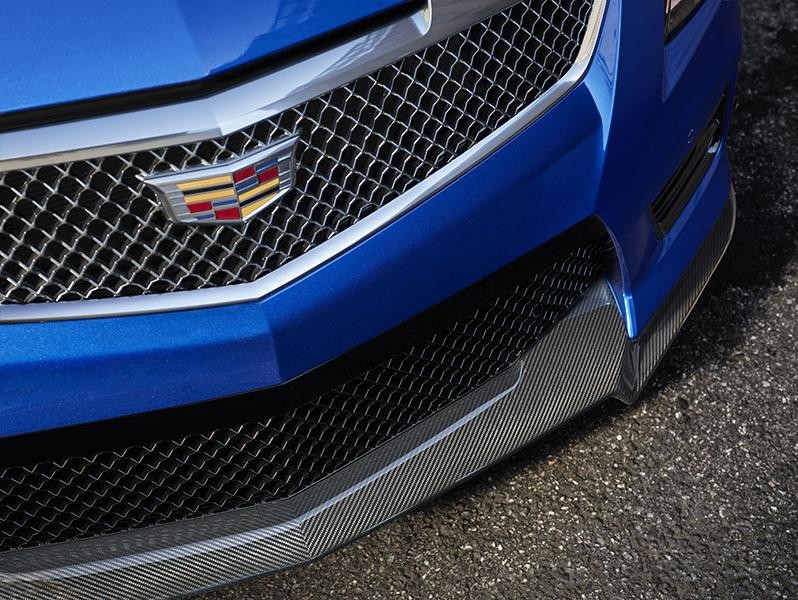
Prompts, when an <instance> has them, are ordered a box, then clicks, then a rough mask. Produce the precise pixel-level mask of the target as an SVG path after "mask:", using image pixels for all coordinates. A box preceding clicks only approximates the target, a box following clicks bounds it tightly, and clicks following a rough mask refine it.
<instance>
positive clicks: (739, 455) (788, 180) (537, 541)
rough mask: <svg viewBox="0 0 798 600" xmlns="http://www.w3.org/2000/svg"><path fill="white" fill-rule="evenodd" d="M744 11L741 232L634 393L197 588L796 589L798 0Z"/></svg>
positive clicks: (734, 140)
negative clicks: (344, 535)
mask: <svg viewBox="0 0 798 600" xmlns="http://www.w3.org/2000/svg"><path fill="white" fill-rule="evenodd" d="M635 1H642V0H635ZM743 8H744V13H745V15H744V18H745V55H744V58H743V62H742V67H741V73H740V78H739V85H738V96H737V103H736V104H737V106H736V113H735V117H734V122H733V131H732V134H731V139H730V146H731V148H732V150H733V162H734V167H735V171H736V174H735V181H736V188H737V196H738V203H739V204H738V208H739V213H738V221H737V230H736V233H735V237H734V240H733V241H732V243H731V246H730V248H729V251H728V253H727V255H726V258H725V260H724V261H723V263H722V265H721V266H720V268H719V269H718V271H717V273H716V275H715V277H714V279H713V280H712V282H711V283H710V285H709V287H708V288H707V290H706V292H705V294H704V296H703V298H702V299H701V301H700V303H699V305H698V306H697V308H696V310H695V311H694V313H693V315H692V316H691V318H690V320H689V321H688V323H687V324H686V326H685V329H684V330H683V332H682V333H681V334H680V336H679V337H678V339H677V341H676V342H675V344H674V345H673V346H672V348H671V350H670V352H669V354H668V355H667V356H666V358H665V360H664V361H663V363H662V364H661V366H660V368H659V370H658V371H657V373H656V374H655V376H654V379H653V381H652V382H651V384H650V385H649V387H648V389H647V391H646V392H644V394H643V396H642V398H641V401H640V402H639V403H638V404H637V405H636V406H634V407H631V408H629V407H623V406H621V405H620V404H618V403H614V402H612V403H608V404H606V405H604V406H602V407H599V408H597V409H596V410H593V411H592V412H590V413H588V414H587V415H585V416H583V417H581V418H580V419H578V420H577V421H575V422H573V423H571V424H570V425H568V426H567V427H565V428H564V429H561V430H560V431H558V432H556V433H554V434H552V435H550V436H549V437H547V438H546V439H544V440H542V441H541V442H540V443H538V444H535V445H534V446H532V447H530V448H528V449H527V450H525V451H523V452H521V453H520V454H518V455H516V456H514V457H512V458H510V459H508V460H507V461H506V462H504V463H502V464H501V465H499V466H497V467H495V468H493V469H492V470H490V471H488V472H486V473H485V474H483V475H481V476H479V477H478V478H476V479H474V480H472V481H470V482H468V483H467V484H465V485H463V486H461V487H460V488H458V489H457V490H455V491H454V492H451V493H449V494H447V495H445V496H443V497H442V498H440V499H438V500H436V501H434V502H433V503H431V504H429V505H427V506H425V507H423V508H421V509H419V510H417V511H415V512H413V513H411V514H409V515H406V516H404V517H401V518H399V519H398V520H396V521H394V522H392V523H390V524H389V525H387V526H385V527H383V528H381V529H379V530H377V531H376V532H374V533H372V534H371V535H369V536H367V537H365V538H363V539H362V540H360V541H358V542H356V543H354V544H352V545H349V546H347V547H345V548H343V549H341V550H339V551H337V552H335V553H333V554H331V555H329V556H327V557H326V558H323V559H321V560H319V561H317V562H315V563H312V564H310V565H307V566H305V567H301V568H297V569H293V570H290V571H287V572H284V573H280V574H277V575H272V576H268V577H263V578H260V579H257V580H253V581H250V582H246V583H244V584H240V585H238V586H234V587H229V588H225V589H222V590H219V591H216V592H213V593H210V594H205V595H202V596H200V597H198V600H199V599H201V600H222V599H228V600H229V599H261V598H263V599H271V598H275V599H281V600H282V599H287V600H293V599H302V600H315V599H320V598H330V597H334V598H349V599H360V598H407V599H411V598H413V599H421V598H569V599H570V598H647V599H648V598H702V599H706V598H721V599H726V598H730V599H731V598H733V599H738V598H739V599H749V598H750V599H758V598H798V379H797V378H796V373H797V372H798V214H797V210H796V209H797V208H798V0H743Z"/></svg>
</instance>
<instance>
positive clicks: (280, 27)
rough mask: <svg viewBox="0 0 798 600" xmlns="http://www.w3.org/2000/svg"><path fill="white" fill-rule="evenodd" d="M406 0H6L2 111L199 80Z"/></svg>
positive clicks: (0, 40) (2, 0) (0, 12)
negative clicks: (12, 0) (132, 0)
mask: <svg viewBox="0 0 798 600" xmlns="http://www.w3.org/2000/svg"><path fill="white" fill-rule="evenodd" d="M404 4H409V2H408V0H236V1H227V2H225V1H216V2H211V1H209V0H137V1H135V2H108V0H83V1H82V2H77V3H76V2H63V1H61V0H59V1H56V0H29V1H28V2H24V3H14V2H10V1H8V0H0V21H2V23H3V25H2V27H3V32H2V35H0V57H2V59H0V114H2V113H6V112H11V111H19V110H26V109H34V108H41V107H43V106H48V105H54V104H62V103H67V102H75V101H80V100H87V99H93V98H98V97H102V96H108V95H115V94H124V93H129V92H133V91H140V90H145V89H151V88H157V87H161V86H170V85H177V84H181V83H187V82H194V81H198V80H201V79H203V78H207V77H209V76H213V75H217V74H220V73H223V72H224V71H226V70H229V69H233V68H235V67H241V66H242V65H245V64H247V63H250V62H251V61H255V60H259V59H261V60H263V59H264V58H265V57H268V56H271V55H274V54H275V53H277V52H280V51H283V50H286V49H288V48H290V47H292V46H295V45H297V44H300V43H302V42H305V41H307V40H310V39H313V38H316V37H318V36H321V35H324V34H326V33H329V32H331V31H334V30H336V29H339V28H341V27H344V26H347V25H350V24H353V23H357V22H358V21H362V20H363V19H367V18H369V17H373V16H375V15H377V14H379V13H380V12H383V11H386V10H389V9H394V8H398V7H400V6H401V5H404ZM266 67H267V68H268V64H267V65H266Z"/></svg>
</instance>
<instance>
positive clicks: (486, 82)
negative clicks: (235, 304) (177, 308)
mask: <svg viewBox="0 0 798 600" xmlns="http://www.w3.org/2000/svg"><path fill="white" fill-rule="evenodd" d="M592 7H593V0H542V1H539V0H535V1H534V2H532V1H531V0H530V1H525V2H522V3H518V4H515V5H513V6H512V7H510V8H509V9H507V10H505V11H503V12H501V13H499V14H497V15H495V16H493V17H491V18H490V19H488V20H486V21H483V22H481V23H478V24H476V25H474V26H472V27H470V28H469V29H467V30H465V31H463V32H461V33H459V34H456V35H454V36H451V37H449V38H447V39H445V40H443V41H441V42H439V43H437V44H435V45H433V46H429V47H427V48H426V49H424V50H422V51H420V52H418V53H416V54H413V55H410V56H407V57H405V58H404V59H401V60H400V61H398V62H396V63H394V64H391V65H388V66H386V67H384V68H382V69H380V70H378V71H375V72H373V73H372V74H371V75H368V76H365V77H362V78H360V79H357V80H355V81H354V82H352V83H350V84H348V85H346V86H343V87H340V88H337V89H335V90H333V91H332V92H329V93H327V94H324V95H322V96H319V97H317V98H315V99H313V100H310V101H308V102H306V103H304V104H301V105H299V106H297V107H295V108H293V109H289V110H286V111H284V112H282V113H280V114H278V115H275V116H273V117H270V118H269V119H267V120H265V121H262V122H260V123H257V124H255V125H253V126H250V127H247V128H245V129H243V130H240V131H238V132H235V133H232V134H230V135H227V136H224V137H221V138H216V139H212V140H207V141H201V142H192V143H185V144H181V145H176V146H168V147H163V148H159V149H155V150H147V151H139V152H136V153H130V154H122V155H116V156H110V157H105V158H97V159H87V160H79V161H74V162H69V163H61V164H58V165H45V166H40V167H33V168H29V169H21V170H16V171H9V172H6V173H4V174H0V232H2V234H3V235H2V236H0V285H1V286H2V288H0V296H2V298H3V303H4V304H5V306H7V307H8V306H13V305H15V304H16V305H25V304H29V303H42V302H56V301H61V302H63V301H68V300H83V299H95V298H118V297H120V296H122V297H123V296H141V295H147V294H157V293H163V292H174V291H180V290H198V289H207V288H214V287H224V286H230V285H233V284H242V283H247V282H253V281H255V280H257V279H259V278H262V277H263V276H264V275H266V274H267V273H270V272H273V271H275V270H276V269H278V268H279V267H281V266H283V265H285V264H287V263H288V262H290V261H292V260H294V259H296V258H297V257H299V256H300V255H302V254H304V253H305V252H307V251H308V250H309V249H311V248H313V247H315V246H318V245H320V244H321V243H322V242H325V241H327V240H329V239H330V238H331V237H333V236H335V235H336V234H338V233H340V232H341V231H343V230H345V229H347V228H348V227H350V226H351V225H352V224H354V223H356V222H357V221H359V220H361V219H363V218H364V217H366V216H367V215H369V214H372V213H374V212H375V211H377V209H378V208H381V207H383V206H385V205H386V204H388V203H390V202H391V201H393V200H394V199H396V198H397V197H399V196H401V195H402V194H403V193H405V192H407V191H408V190H411V189H412V188H414V187H415V186H417V185H418V184H419V183H421V182H423V181H424V180H425V179H427V178H428V177H430V175H432V174H433V173H435V172H436V171H437V170H439V169H441V168H442V167H444V166H446V165H447V164H448V163H450V162H452V161H453V160H455V159H456V158H457V157H458V156H459V155H461V154H463V153H464V152H466V151H468V149H469V148H472V147H474V146H475V145H476V144H478V143H480V141H482V140H484V139H485V138H486V137H487V136H489V135H490V134H491V133H493V132H495V131H496V130H497V129H499V128H501V127H502V125H504V124H506V123H507V122H508V121H509V120H510V119H512V118H513V117H514V116H516V115H518V113H519V112H521V111H522V110H524V109H525V108H526V107H528V106H529V105H530V104H532V103H533V102H534V101H535V100H536V99H537V98H539V97H540V96H541V95H542V94H544V93H545V92H546V91H547V90H549V89H550V88H551V87H552V86H553V85H554V84H555V83H557V81H558V80H559V79H560V78H561V77H563V75H564V74H565V73H566V72H568V71H569V69H570V68H571V67H572V66H573V64H574V61H575V60H576V59H577V57H578V55H579V52H580V46H581V43H582V39H583V37H584V35H585V30H586V28H587V23H588V19H589V18H590V17H591V10H592ZM522 74H523V75H522ZM294 131H298V132H300V133H301V135H302V136H303V139H302V141H301V142H300V150H299V155H298V167H299V172H298V176H297V187H298V189H299V193H296V194H293V195H291V196H290V197H287V198H286V199H285V200H284V201H283V202H281V203H280V205H279V206H277V207H275V208H274V209H273V210H271V211H266V213H265V214H264V216H263V218H259V219H256V220H254V221H253V222H251V223H249V224H247V225H244V226H241V227H235V228H232V227H218V228H213V229H204V230H202V229H198V228H193V227H190V226H183V225H177V224H171V223H169V222H168V221H167V219H166V217H165V215H164V214H163V213H162V212H161V209H160V206H159V205H158V203H157V201H156V200H155V197H154V195H152V194H151V192H150V191H149V190H147V189H145V188H144V187H143V186H142V184H141V183H140V181H139V180H138V179H137V177H136V176H137V175H140V174H148V173H151V172H161V171H162V172H168V171H172V170H179V169H183V168H187V167H191V166H198V165H205V164H212V163H213V162H215V161H218V160H227V159H230V158H234V157H237V156H240V155H241V154H243V153H246V152H249V151H252V150H254V149H257V148H260V147H262V146H263V145H265V144H268V143H270V142H271V141H272V140H274V139H276V138H278V137H281V136H282V135H285V134H288V133H292V132H294ZM2 313H3V310H0V316H2Z"/></svg>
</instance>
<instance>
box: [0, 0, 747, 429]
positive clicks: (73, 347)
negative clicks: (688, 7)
mask: <svg viewBox="0 0 798 600" xmlns="http://www.w3.org/2000/svg"><path fill="white" fill-rule="evenodd" d="M738 10H739V7H738V5H737V3H736V2H731V1H729V0H708V2H707V4H706V5H705V6H704V8H702V9H701V10H700V11H699V13H698V14H697V15H696V17H695V20H694V21H693V22H691V23H690V24H689V25H688V26H687V27H685V28H684V29H683V30H682V31H681V32H680V33H679V34H678V35H677V36H676V37H675V38H674V39H673V40H672V41H671V42H670V44H669V45H668V47H667V48H666V49H665V50H664V53H663V45H662V41H661V40H660V39H657V38H656V36H655V35H652V32H653V31H662V18H663V17H662V14H661V6H660V3H649V2H634V1H626V2H625V3H624V6H623V10H621V0H611V1H610V2H609V7H608V13H607V17H606V19H605V23H604V26H603V30H602V39H601V41H600V44H599V53H598V55H597V56H596V58H595V59H594V61H593V64H592V65H591V68H590V70H589V72H588V74H587V76H586V78H585V80H584V81H583V82H582V83H581V84H580V85H579V86H577V88H575V89H574V90H573V91H572V92H571V93H570V94H568V95H567V96H566V97H565V98H563V99H562V100H561V101H560V102H559V103H558V104H557V105H556V106H555V107H553V108H552V109H551V110H550V111H549V112H548V113H546V114H545V115H543V117H541V118H540V119H539V120H538V121H537V122H535V123H534V124H533V125H532V126H530V127H529V128H528V129H527V130H526V131H524V132H523V133H522V134H520V135H519V136H517V137H516V138H515V139H514V140H513V141H511V142H510V143H508V144H507V145H506V146H504V147H503V148H502V149H500V150H499V151H497V152H496V153H495V154H494V155H492V156H490V157H489V158H487V159H486V160H485V161H484V162H483V163H482V164H480V165H479V166H478V167H476V168H475V169H473V170H472V171H471V172H469V173H468V174H466V175H465V176H463V177H462V178H461V179H459V180H458V181H456V182H454V183H453V184H452V185H451V186H449V187H448V188H447V189H445V190H444V191H442V192H440V193H439V194H437V195H436V196H434V197H433V198H431V199H430V200H429V201H427V202H426V203H424V204H422V205H421V206H419V207H418V208H416V209H415V210H413V211H412V212H410V213H409V214H407V215H406V216H404V217H403V218H401V219H399V220H398V221H396V222H394V223H393V224H391V225H390V226H388V227H386V228H385V229H383V230H382V231H380V232H379V233H378V234H376V235H374V236H373V237H372V238H370V239H368V240H366V241H365V242H363V243H361V244H360V245H359V246H356V247H355V248H353V249H351V250H350V251H348V252H347V253H345V254H343V255H341V256H339V257H338V258H337V259H335V260H333V261H331V262H330V263H328V264H326V265H324V266H323V267H321V268H319V269H318V270H317V271H315V272H313V273H311V274H309V275H308V276H306V277H304V278H303V279H301V280H299V281H296V282H295V283H293V284H292V285H290V286H288V287H286V288H284V289H282V290H280V291H278V292H276V293H274V294H273V295H271V296H270V297H267V298H266V299H264V300H262V301H260V302H256V303H250V304H246V305H240V306H233V307H224V308H214V309H204V310H197V311H186V312H179V313H171V314H163V315H145V316H137V317H126V318H114V319H100V320H95V321H87V322H80V321H73V322H54V323H46V324H30V323H27V324H26V323H23V324H15V325H5V326H3V328H2V336H1V337H0V386H2V387H0V390H2V393H1V394H0V435H10V434H15V433H21V432H26V431H33V430H37V429H46V428H51V427H57V426H62V425H67V424H71V423H79V422H87V421H92V420H97V419H103V418H109V417H113V416H117V415H124V414H131V413H135V412H142V411H147V410H151V409H154V408H162V407H167V406H176V405H181V404H186V403H191V402H197V401H201V400H205V399H208V398H212V397H219V396H223V395H229V394H235V393H240V392H243V391H248V390H251V389H255V388H258V387H265V386H269V385H274V384H277V383H280V382H283V381H287V380H289V379H291V378H293V377H295V376H297V375H300V374H301V373H303V372H306V371H308V370H310V369H312V368H314V367H316V366H318V365H319V364H322V363H324V362H326V361H328V360H330V359H332V358H334V357H336V356H338V355H340V354H342V353H343V352H346V351H347V350H349V349H351V348H353V347H355V346H357V345H359V344H361V343H363V342H364V341H366V340H368V339H370V338H372V337H374V336H376V335H379V334H380V333H382V332H384V331H387V330H388V329H390V328H392V327H394V326H396V325H397V324H399V323H401V322H403V321H404V320H406V319H407V318H408V317H410V316H412V315H414V314H417V313H418V312H420V311H422V310H424V309H425V308H427V307H428V306H430V305H432V304H434V303H436V302H438V301H440V300H442V299H444V298H446V297H447V296H449V295H451V294H453V293H455V292H456V291H458V290H460V289H462V288H463V287H464V286H466V285H468V284H470V283H472V282H474V281H477V280H479V279H481V278H483V277H484V276H486V275H487V274H489V273H491V272H492V271H494V270H496V269H497V268H499V267H501V266H502V265H504V264H506V263H508V262H509V261H511V260H513V259H514V258H516V257H518V256H520V255H522V254H524V253H526V252H528V251H529V250H530V249H532V248H534V247H535V246H537V245H538V244H540V243H542V242H543V241H545V240H546V239H549V238H551V237H552V236H554V235H556V234H557V233H559V232H561V231H562V230H564V229H566V228H567V227H569V226H570V225H572V224H574V223H576V222H578V221H579V220H581V219H583V218H585V217H588V216H590V215H593V214H597V215H598V216H599V217H600V218H602V219H603V221H604V222H605V224H606V225H607V226H608V228H609V229H610V232H611V234H612V236H613V238H614V240H615V242H616V245H617V249H618V251H619V254H620V258H621V265H620V273H619V275H620V276H619V278H618V279H619V281H618V282H616V287H617V289H616V294H617V297H618V298H619V300H620V304H621V305H622V310H623V312H624V315H625V319H626V322H627V328H628V331H629V334H630V336H631V337H635V336H637V335H638V333H639V332H640V331H641V330H642V328H643V327H645V324H646V323H647V321H648V320H649V318H650V317H651V315H652V314H653V312H654V311H655V310H656V309H657V307H658V306H659V305H660V303H661V302H662V301H663V299H664V298H665V296H666V295H667V293H668V292H669V290H670V289H671V287H672V286H673V284H674V282H675V281H676V280H677V279H678V277H679V276H680V275H681V274H682V272H683V271H684V270H685V268H686V266H687V265H688V263H689V261H690V260H691V258H692V257H693V255H694V254H695V251H696V250H697V248H698V247H699V245H700V244H701V242H702V241H703V239H704V238H705V237H706V234H707V232H708V231H709V230H710V228H711V227H712V224H713V223H714V221H715V220H716V218H717V216H718V214H719V212H720V209H721V207H722V204H723V202H724V201H725V200H726V198H727V197H728V195H729V192H730V186H731V180H730V172H729V166H728V157H727V153H726V150H725V147H724V148H723V149H722V151H721V152H720V153H719V155H718V158H717V159H716V162H715V164H714V165H713V167H712V169H711V172H710V173H709V175H708V176H707V178H706V180H705V181H704V182H703V184H702V185H701V188H700V189H699V190H698V192H697V193H696V196H695V198H694V199H693V200H692V201H691V202H690V204H689V205H688V207H687V210H686V212H685V214H684V215H683V216H682V217H681V218H680V219H679V221H678V222H677V224H676V226H675V227H674V229H673V230H672V231H671V232H670V233H669V234H668V235H667V236H666V237H665V238H664V239H663V240H662V241H660V242H657V240H656V236H655V232H654V229H653V227H652V225H651V223H650V222H649V220H648V217H647V216H646V213H647V210H648V205H649V203H650V202H651V201H652V200H653V199H654V197H656V195H657V194H658V192H659V191H660V189H661V187H662V185H664V183H665V182H666V181H667V179H668V178H669V177H670V174H671V173H672V171H673V169H675V167H676V165H678V163H679V162H680V160H681V158H682V157H683V155H684V154H685V152H686V150H687V142H686V140H687V133H688V132H689V130H690V129H693V128H698V127H700V126H702V125H703V122H704V121H705V120H706V119H707V117H708V116H709V115H710V114H711V112H712V109H713V108H714V107H715V105H716V103H717V101H718V100H719V99H720V97H721V95H722V94H723V91H724V90H725V89H726V88H727V87H728V86H729V85H730V83H731V82H732V78H733V75H734V72H735V67H736V60H737V58H738V55H739V50H740V38H739V14H738ZM621 15H622V16H621ZM619 44H620V46H619ZM497 174H500V177H497ZM231 401H232V400H231Z"/></svg>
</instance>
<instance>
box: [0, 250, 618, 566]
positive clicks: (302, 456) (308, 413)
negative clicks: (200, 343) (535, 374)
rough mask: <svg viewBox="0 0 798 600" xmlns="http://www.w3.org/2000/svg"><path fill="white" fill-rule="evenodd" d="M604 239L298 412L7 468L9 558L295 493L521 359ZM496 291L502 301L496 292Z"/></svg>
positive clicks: (1, 517) (578, 285)
mask: <svg viewBox="0 0 798 600" xmlns="http://www.w3.org/2000/svg"><path fill="white" fill-rule="evenodd" d="M604 247H605V243H604V242H602V241H595V242H592V243H591V242H587V243H586V245H585V246H584V247H581V248H578V249H575V250H574V251H573V252H571V253H570V255H566V258H563V259H560V260H559V261H557V262H551V261H549V262H548V264H543V265H536V266H535V271H534V272H530V270H529V269H528V268H527V269H525V270H524V272H523V273H522V277H520V278H519V277H516V279H515V280H514V282H511V284H510V285H507V286H504V290H505V291H503V292H502V293H501V294H499V295H494V296H493V297H492V298H491V297H490V296H488V298H487V300H483V301H481V302H480V303H479V305H478V306H477V307H473V306H472V307H471V308H469V309H468V310H467V311H465V312H463V313H462V315H463V316H460V317H457V318H456V319H455V320H454V321H453V322H450V323H448V324H440V323H439V324H436V326H435V327H436V328H437V329H436V330H433V331H428V332H427V333H426V334H424V335H423V336H422V337H421V338H420V341H419V342H417V343H415V344H414V345H412V346H411V347H409V348H406V349H404V350H402V351H397V352H396V353H395V354H394V355H393V356H391V357H390V358H387V359H385V360H384V361H383V362H381V363H380V364H378V365H376V366H374V367H371V368H369V369H367V370H365V371H364V372H362V373H361V374H360V375H358V376H355V377H353V378H352V379H350V380H349V381H348V382H346V383H344V384H342V385H340V386H339V387H337V388H335V389H332V390H331V391H328V392H325V393H323V394H321V395H319V396H318V397H316V398H315V399H313V400H312V401H310V402H308V403H307V404H305V405H303V406H301V407H299V408H296V409H293V410H292V411H291V412H288V413H285V414H282V415H279V416H273V417H268V418H265V419H263V420H261V421H257V422H248V423H244V424H240V425H235V426H226V427H221V428H219V429H215V430H212V431H206V432H203V433H196V434H191V435H187V436H184V437H180V438H177V439H165V440H161V441H157V442H154V443H150V444H147V445H140V446H131V447H127V448H123V449H117V450H108V451H103V452H99V453H93V454H86V455H83V456H74V457H71V458H64V459H62V460H53V461H47V462H40V463H37V464H32V465H22V466H19V465H18V466H10V467H5V468H4V469H2V470H0V551H2V550H8V549H12V548H19V547H27V546H34V545H39V544H44V543H53V542H58V541H64V540H68V539H73V538H80V537H87V536H91V535H96V534H102V533H110V532H114V531H121V530H126V529H130V528H134V527H140V526H145V525H152V524H157V523H166V522H171V521H176V520H179V519H185V518H188V517H192V516H199V515H207V514H212V513H216V512H220V511H224V510H229V509H233V508H238V507H244V506H250V505H253V504H256V503H262V502H267V501H270V500H275V499H277V498H283V497H286V496H289V495H291V494H294V493H296V492H297V491H299V490H301V489H302V488H304V487H306V486H308V485H309V484H311V483H313V482H315V481H318V480H319V479H321V478H322V477H324V476H325V475H328V474H330V473H332V472H333V471H335V470H336V469H338V468H340V467H341V466H343V465H345V464H347V463H348V462H350V461H352V460H354V459H355V458H357V457H359V456H362V455H363V454H365V453H366V452H368V451H369V450H371V449H373V448H375V447H377V446H378V445H380V444H382V443H384V442H385V441H387V440H389V439H390V438H392V437H394V436H396V435H397V434H399V433H401V432H402V431H404V430H406V429H407V428H409V427H410V426H412V425H414V424H416V423H418V422H419V421H420V420H422V419H423V418H425V417H427V416H429V415H431V414H433V413H434V412H436V411H438V410H440V409H441V408H443V407H445V406H446V405H448V404H449V403H451V402H452V401H453V400H456V399H457V398H459V397H462V396H463V395H465V394H467V393H468V392H470V391H472V390H473V389H475V388H476V387H477V386H479V385H481V384H483V383H485V382H486V381H488V380H489V379H490V378H491V377H494V376H495V375H497V374H499V373H500V372H501V371H503V370H504V369H506V368H507V367H509V366H510V365H511V364H512V363H513V362H515V360H517V359H518V358H520V357H521V356H522V355H523V354H524V353H525V352H526V351H527V350H528V349H529V348H530V346H531V345H532V344H533V342H534V341H535V340H537V339H538V338H539V337H540V336H541V335H542V334H543V333H544V332H545V331H546V330H547V329H548V328H549V327H550V326H551V325H552V324H553V323H554V322H555V321H557V320H558V319H560V318H561V317H562V316H563V314H564V313H565V311H567V310H568V309H569V308H570V307H571V306H572V305H573V304H574V303H575V302H576V301H577V300H578V298H579V297H580V296H581V295H582V293H583V292H584V291H585V290H586V289H587V288H588V287H589V285H590V284H591V283H592V282H593V281H595V280H596V279H597V278H598V277H599V276H600V274H601V273H602V272H603V261H604ZM487 289H489V290H490V292H491V294H498V292H496V290H495V286H494V285H492V284H491V285H490V286H489V287H488V288H487Z"/></svg>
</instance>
